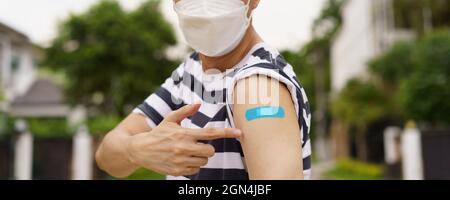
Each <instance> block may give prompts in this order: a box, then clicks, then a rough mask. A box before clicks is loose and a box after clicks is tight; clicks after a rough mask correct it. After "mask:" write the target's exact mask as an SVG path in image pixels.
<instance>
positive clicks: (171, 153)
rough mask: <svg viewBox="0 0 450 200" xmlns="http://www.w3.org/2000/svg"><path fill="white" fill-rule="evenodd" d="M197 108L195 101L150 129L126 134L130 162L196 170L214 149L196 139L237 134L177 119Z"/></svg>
mask: <svg viewBox="0 0 450 200" xmlns="http://www.w3.org/2000/svg"><path fill="white" fill-rule="evenodd" d="M199 108H200V105H199V104H194V105H188V106H185V107H183V108H181V109H179V110H177V111H174V112H172V113H170V114H169V115H168V116H167V117H166V118H165V119H164V121H163V122H161V123H160V124H159V126H157V127H156V128H154V129H153V130H152V131H150V132H145V133H140V134H137V135H134V136H132V137H129V139H128V142H126V149H127V152H128V158H129V160H130V162H131V163H133V164H135V165H137V166H140V167H144V168H147V169H150V170H153V171H156V172H159V173H162V174H166V175H173V176H183V175H193V174H197V173H198V172H199V170H200V167H202V166H204V165H206V164H207V163H208V158H209V157H212V156H213V155H214V153H215V150H214V147H213V146H212V145H208V144H202V143H199V142H198V141H199V140H215V139H220V138H237V137H239V136H240V135H241V131H240V130H237V129H214V128H205V129H187V128H182V127H181V126H180V122H181V121H182V120H184V119H185V118H187V117H189V116H192V115H194V114H195V113H197V112H198V109H199Z"/></svg>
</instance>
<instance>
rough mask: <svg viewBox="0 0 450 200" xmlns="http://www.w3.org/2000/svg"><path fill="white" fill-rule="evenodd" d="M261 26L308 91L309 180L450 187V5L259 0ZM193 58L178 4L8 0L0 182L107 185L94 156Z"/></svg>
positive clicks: (410, 0)
mask: <svg viewBox="0 0 450 200" xmlns="http://www.w3.org/2000/svg"><path fill="white" fill-rule="evenodd" d="M254 24H255V27H256V29H257V31H259V32H260V33H261V35H262V36H263V38H264V39H265V40H266V42H268V43H269V44H270V45H272V46H274V47H276V48H278V49H279V50H280V51H282V54H283V56H284V57H285V58H286V60H288V61H289V62H290V63H291V64H292V65H293V66H294V68H295V70H296V72H297V74H298V77H299V79H300V81H301V82H302V84H303V86H304V87H305V88H306V91H307V93H308V96H309V99H310V103H311V108H312V110H313V117H314V120H313V126H312V130H311V134H312V137H313V143H314V144H313V149H314V151H313V152H314V153H313V179H332V180H336V179H345V180H354V179H356V180H366V179H368V180H379V179H407V180H409V179H418V180H422V179H450V157H449V156H448V153H449V152H450V125H449V122H450V87H449V86H450V83H449V81H450V80H449V78H450V29H449V28H450V27H449V26H450V0H315V1H307V0H295V1H294V0H276V1H275V0H262V1H261V4H260V8H258V9H257V11H256V13H255V17H254ZM189 51H190V49H189V48H188V47H187V46H186V44H185V41H184V40H183V37H182V36H181V34H180V30H179V28H178V27H177V19H176V15H175V13H174V12H173V8H172V1H171V0H162V1H158V0H122V1H114V0H58V1H56V0H35V1H27V0H15V1H12V0H0V179H21V180H28V179H113V178H112V177H110V176H108V175H107V174H105V173H103V172H102V171H101V170H99V169H98V167H97V166H96V164H95V161H94V153H95V149H96V147H97V146H98V144H99V142H100V141H101V139H102V137H103V136H104V135H105V134H106V133H107V132H108V131H109V130H111V129H112V128H113V127H114V126H115V125H117V123H118V122H119V121H120V120H121V119H122V118H123V117H124V116H126V115H127V114H128V113H130V111H131V110H132V109H133V108H134V107H135V106H136V105H138V104H140V103H141V102H142V101H143V100H144V99H145V98H146V97H147V96H148V95H149V94H151V92H152V91H153V90H155V89H157V88H158V86H159V85H160V84H161V83H162V82H163V81H164V80H165V78H166V77H168V76H169V75H170V73H171V71H172V70H173V69H175V67H176V66H177V65H178V64H179V63H181V62H182V60H183V57H185V56H186V55H188V53H189ZM163 178H164V176H162V175H159V174H156V173H153V172H151V171H148V170H145V169H141V170H139V171H137V172H136V173H135V174H134V175H132V176H130V177H128V178H127V179H163Z"/></svg>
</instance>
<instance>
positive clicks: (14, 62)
mask: <svg viewBox="0 0 450 200" xmlns="http://www.w3.org/2000/svg"><path fill="white" fill-rule="evenodd" d="M19 67H20V57H19V56H17V55H13V56H12V58H11V71H12V72H16V71H17V70H18V69H19Z"/></svg>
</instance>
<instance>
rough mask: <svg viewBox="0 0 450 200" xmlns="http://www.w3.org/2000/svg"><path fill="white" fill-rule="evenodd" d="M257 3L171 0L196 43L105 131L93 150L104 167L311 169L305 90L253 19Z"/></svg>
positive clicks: (200, 172) (173, 174)
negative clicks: (158, 85) (158, 84)
mask: <svg viewBox="0 0 450 200" xmlns="http://www.w3.org/2000/svg"><path fill="white" fill-rule="evenodd" d="M258 4H259V0H175V1H174V10H175V12H176V13H177V14H178V17H179V25H180V27H181V29H182V31H183V33H184V36H185V38H186V41H187V42H188V44H189V45H190V46H191V47H192V48H193V49H195V50H196V51H197V52H196V53H194V54H192V55H191V56H190V57H189V58H187V59H186V60H185V62H184V63H183V64H182V65H181V66H180V67H179V68H178V69H177V70H175V71H174V73H173V75H172V77H170V78H169V79H167V81H166V82H165V83H164V84H163V85H162V87H161V88H160V89H159V90H157V91H156V92H155V93H154V94H152V95H150V97H148V98H147V99H146V100H145V101H144V103H143V104H141V105H140V106H138V107H137V108H136V109H135V110H134V111H133V113H132V114H130V115H129V116H128V117H127V118H125V119H124V120H123V121H122V122H121V123H120V124H119V125H118V126H117V127H116V128H115V129H114V130H112V131H111V132H110V133H108V134H107V136H106V137H105V138H104V140H103V142H102V144H101V145H100V147H99V149H98V151H97V154H96V159H97V163H98V165H99V166H100V167H101V168H102V169H104V170H105V171H107V172H108V173H109V174H111V175H113V176H116V177H126V176H129V175H130V174H132V173H133V172H134V171H135V170H137V169H138V168H146V169H149V170H153V171H156V172H159V173H162V174H165V175H168V176H167V179H178V180H179V179H182V180H185V179H191V180H198V179H213V180H217V179H244V180H245V179H308V178H309V176H310V169H311V146H310V144H311V142H310V140H309V129H310V120H311V113H310V111H309V106H308V102H307V97H306V94H305V92H304V90H303V88H302V87H301V85H300V84H299V83H298V81H297V79H296V76H295V73H294V71H293V69H292V67H291V66H290V65H289V64H287V63H286V62H285V61H284V59H283V58H282V57H281V55H280V54H279V53H278V52H277V51H276V50H274V49H272V48H270V47H269V46H268V45H267V44H265V43H264V42H263V40H262V39H261V38H260V36H259V35H258V34H257V32H256V31H255V29H254V27H253V26H252V13H253V11H254V10H255V9H256V8H257V6H258ZM212 71H214V72H212ZM280 83H281V84H280ZM262 94H266V95H265V96H263V95H262Z"/></svg>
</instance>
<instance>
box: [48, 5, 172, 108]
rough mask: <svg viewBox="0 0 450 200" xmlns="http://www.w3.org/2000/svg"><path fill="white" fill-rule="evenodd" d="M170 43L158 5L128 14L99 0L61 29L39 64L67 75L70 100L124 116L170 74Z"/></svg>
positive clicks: (118, 6)
mask: <svg viewBox="0 0 450 200" xmlns="http://www.w3.org/2000/svg"><path fill="white" fill-rule="evenodd" d="M175 44H176V38H175V35H174V33H173V30H172V28H171V25H170V24H169V23H168V22H167V21H166V20H165V19H164V17H163V16H162V15H161V13H160V11H159V1H157V0H148V1H146V2H145V3H143V4H142V5H141V6H140V7H139V8H138V9H136V10H134V11H130V12H127V11H124V10H123V8H122V7H121V6H120V4H119V3H118V2H117V1H113V0H103V1H100V2H99V3H98V4H96V5H94V6H93V7H91V8H90V9H89V10H88V11H87V12H85V13H83V14H80V15H71V16H70V17H69V18H68V19H67V20H65V21H64V22H63V23H62V24H61V25H60V28H59V33H58V36H57V37H56V38H55V39H54V40H53V42H52V44H51V47H50V48H48V49H47V57H46V59H45V61H44V65H45V66H49V67H51V68H52V69H54V70H58V71H61V72H63V73H64V74H65V75H66V77H67V83H66V94H67V95H66V97H67V98H68V100H69V102H71V103H73V104H83V105H85V106H87V107H89V108H91V110H95V111H98V112H100V113H103V114H108V115H110V114H113V115H114V114H119V115H122V116H123V115H125V114H126V112H127V111H126V110H125V108H126V107H132V106H135V105H137V104H139V103H140V102H141V101H142V100H143V99H144V98H145V97H146V96H147V95H148V94H150V93H151V92H152V90H154V89H155V88H157V87H158V86H159V85H160V84H161V83H162V82H163V81H164V79H165V78H166V77H168V76H169V75H170V72H171V71H172V70H173V69H174V67H175V66H176V64H177V63H176V62H175V61H172V60H170V59H168V58H167V56H166V53H165V52H166V50H167V48H168V47H170V46H173V45H175Z"/></svg>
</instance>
